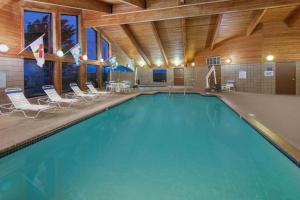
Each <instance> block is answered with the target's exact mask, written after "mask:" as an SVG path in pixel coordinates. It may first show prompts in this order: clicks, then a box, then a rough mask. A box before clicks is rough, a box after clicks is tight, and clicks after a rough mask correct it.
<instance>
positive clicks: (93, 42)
mask: <svg viewBox="0 0 300 200" xmlns="http://www.w3.org/2000/svg"><path fill="white" fill-rule="evenodd" d="M86 44H87V56H88V58H89V59H90V60H97V31H95V30H94V29H93V28H88V29H86Z"/></svg>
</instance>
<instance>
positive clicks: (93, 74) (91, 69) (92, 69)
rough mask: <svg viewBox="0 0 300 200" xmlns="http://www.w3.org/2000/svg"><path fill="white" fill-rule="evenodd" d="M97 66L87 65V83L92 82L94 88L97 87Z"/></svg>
mask: <svg viewBox="0 0 300 200" xmlns="http://www.w3.org/2000/svg"><path fill="white" fill-rule="evenodd" d="M97 70H98V66H97V65H87V70H86V71H87V81H88V82H92V83H93V85H94V86H95V87H98V80H97V79H98V76H97Z"/></svg>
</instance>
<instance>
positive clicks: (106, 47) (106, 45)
mask: <svg viewBox="0 0 300 200" xmlns="http://www.w3.org/2000/svg"><path fill="white" fill-rule="evenodd" d="M101 45H102V52H101V53H102V58H103V60H108V58H109V43H108V42H107V41H106V40H105V39H104V38H101Z"/></svg>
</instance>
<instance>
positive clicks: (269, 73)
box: [264, 71, 274, 76]
mask: <svg viewBox="0 0 300 200" xmlns="http://www.w3.org/2000/svg"><path fill="white" fill-rule="evenodd" d="M264 76H274V72H273V71H264Z"/></svg>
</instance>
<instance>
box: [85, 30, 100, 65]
mask: <svg viewBox="0 0 300 200" xmlns="http://www.w3.org/2000/svg"><path fill="white" fill-rule="evenodd" d="M88 29H92V30H93V31H95V33H96V59H91V58H90V57H89V56H88V35H87V30H88ZM85 31H86V41H85V44H86V55H87V56H88V60H89V61H98V60H99V46H100V44H98V43H99V38H101V35H100V34H99V32H98V31H97V30H96V29H94V28H92V27H91V28H86V29H85ZM99 35H100V37H99ZM100 41H101V39H100ZM101 51H102V50H101ZM100 53H101V52H100ZM101 57H102V54H101ZM87 64H88V63H87Z"/></svg>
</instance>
